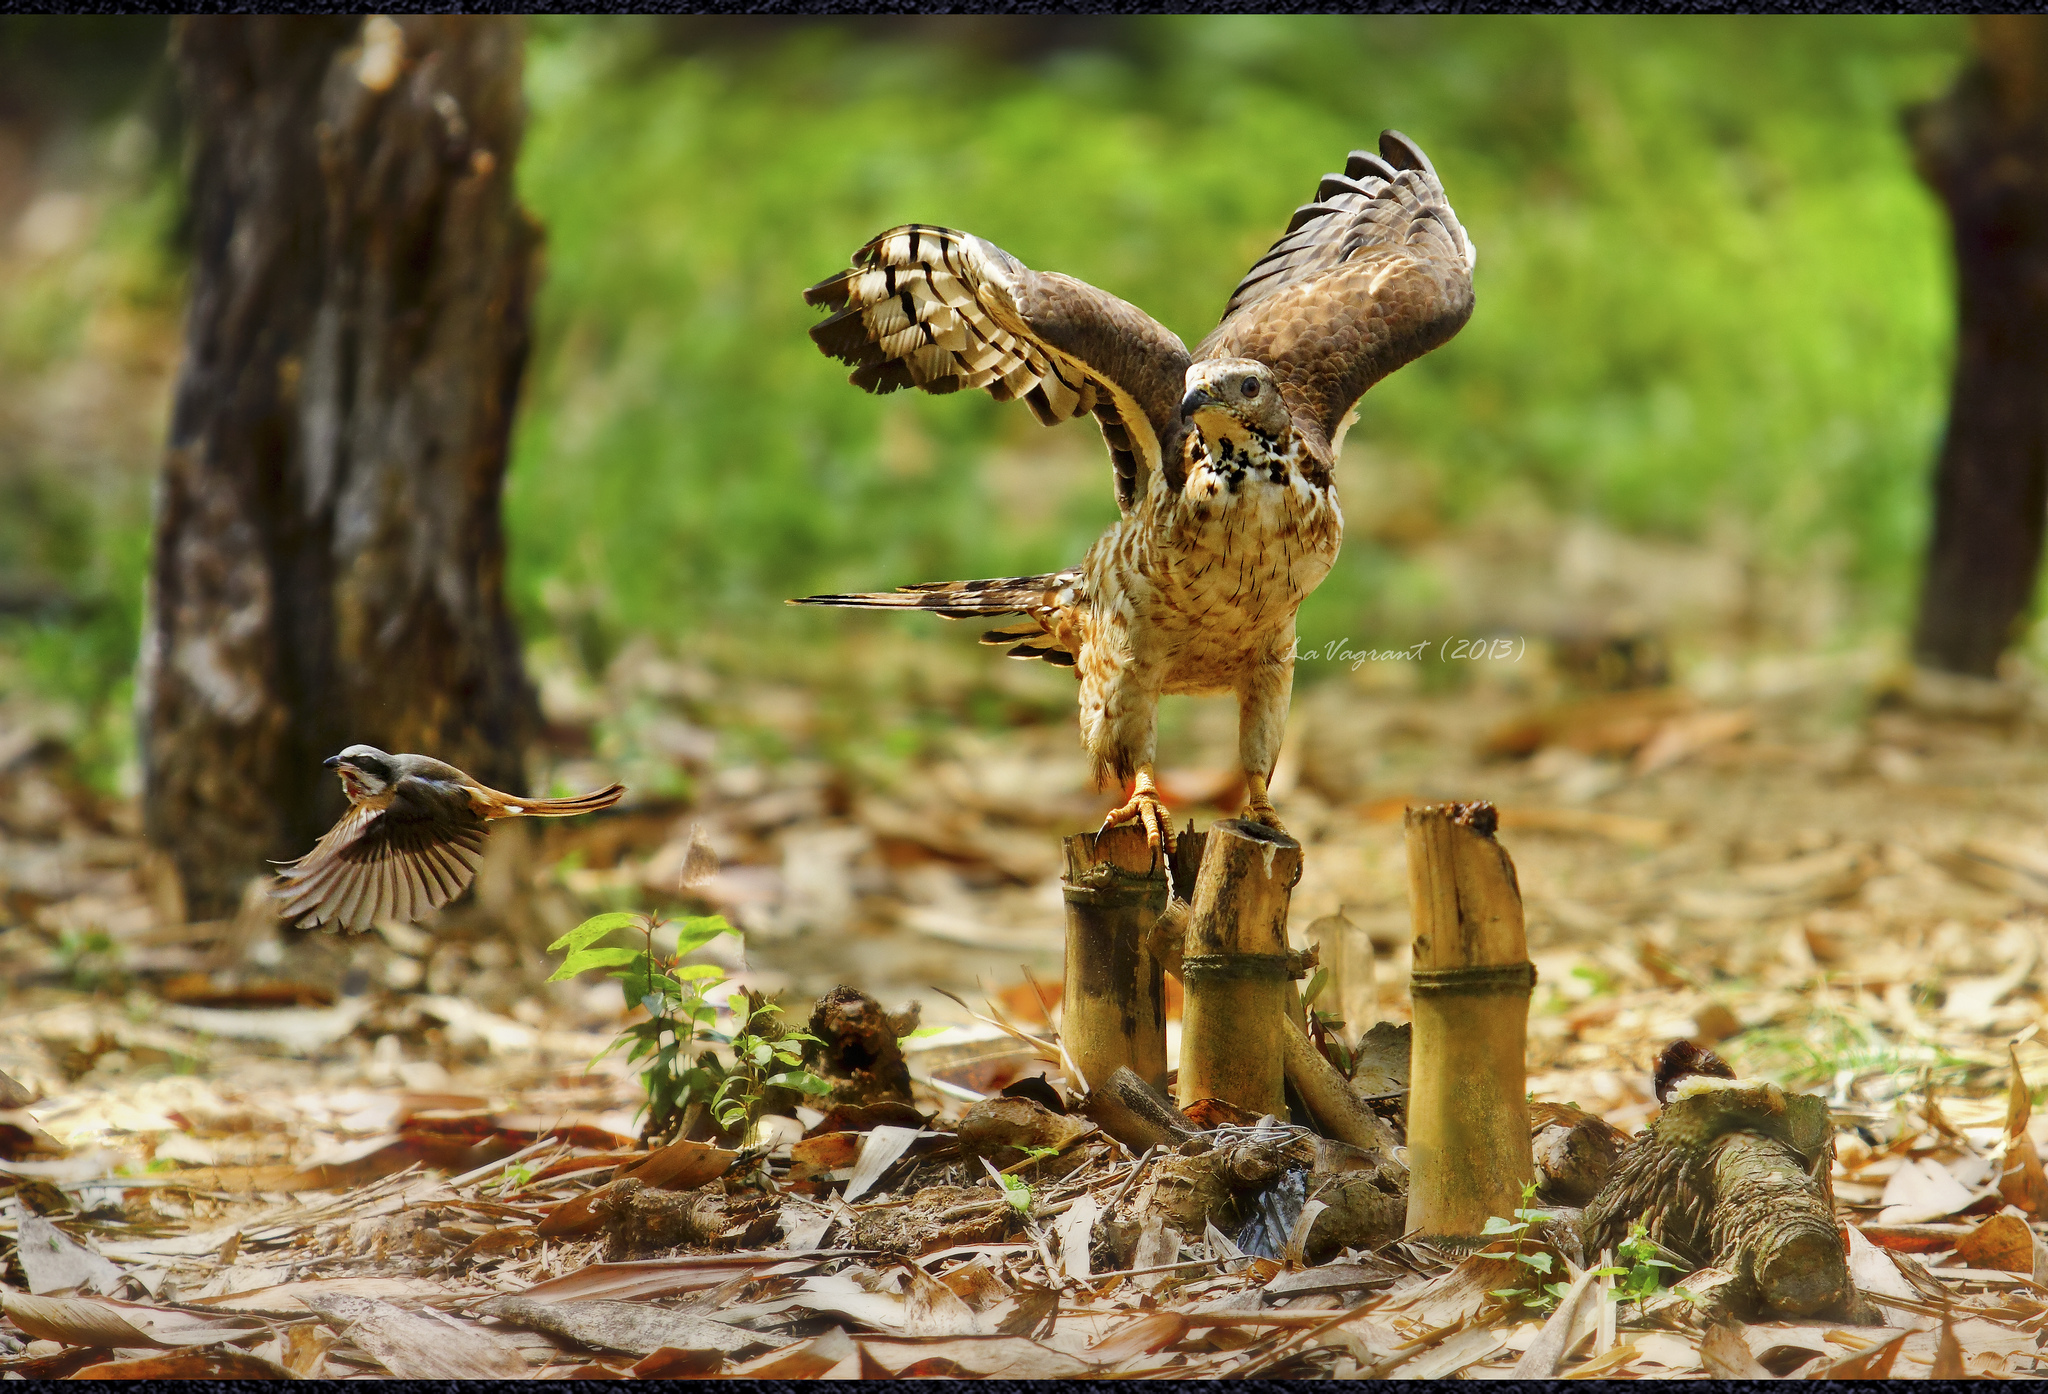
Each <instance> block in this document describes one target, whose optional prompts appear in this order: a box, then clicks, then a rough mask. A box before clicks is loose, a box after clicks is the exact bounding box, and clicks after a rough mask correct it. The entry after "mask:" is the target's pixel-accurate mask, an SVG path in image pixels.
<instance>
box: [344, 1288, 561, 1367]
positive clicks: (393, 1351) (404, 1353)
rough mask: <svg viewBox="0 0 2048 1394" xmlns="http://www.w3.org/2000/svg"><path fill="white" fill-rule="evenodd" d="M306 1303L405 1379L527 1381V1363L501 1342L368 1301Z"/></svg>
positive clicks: (472, 1329)
mask: <svg viewBox="0 0 2048 1394" xmlns="http://www.w3.org/2000/svg"><path fill="white" fill-rule="evenodd" d="M305 1303H306V1305H307V1306H308V1307H310V1308H311V1309H312V1310H313V1311H314V1312H316V1313H317V1314H318V1315H319V1317H320V1319H321V1320H322V1321H324V1322H326V1323H327V1325H329V1326H330V1327H333V1328H334V1329H335V1330H337V1331H340V1332H342V1333H343V1334H345V1335H346V1336H347V1337H348V1338H349V1339H350V1340H351V1341H353V1342H355V1344H356V1346H357V1347H358V1348H359V1349H360V1350H362V1351H363V1353H364V1354H366V1355H368V1356H370V1357H371V1358H372V1359H373V1360H375V1361H377V1363H378V1364H380V1365H382V1366H383V1367H384V1368H385V1369H387V1370H389V1371H390V1372H391V1373H392V1374H394V1375H396V1376H398V1378H400V1379H523V1378H525V1377H526V1376H528V1375H530V1374H531V1373H532V1367H531V1366H530V1365H528V1364H527V1363H526V1357H525V1356H523V1355H521V1354H520V1353H519V1351H518V1350H517V1348H515V1347H514V1346H513V1345H512V1344H511V1343H510V1342H508V1341H506V1340H505V1339H504V1338H503V1337H501V1336H495V1335H492V1334H490V1333H489V1332H486V1331H483V1330H481V1329H480V1328H477V1327H474V1326H462V1325H455V1324H451V1323H449V1322H446V1321H436V1320H435V1319H433V1318H431V1317H425V1316H415V1315H414V1314H413V1313H411V1312H408V1311H405V1310H403V1309H401V1308H398V1307H394V1306H392V1305H391V1304H390V1303H389V1302H379V1301H376V1300H375V1299H373V1298H367V1297H347V1296H342V1295H340V1294H336V1293H312V1294H309V1295H308V1296H307V1297H306V1298H305Z"/></svg>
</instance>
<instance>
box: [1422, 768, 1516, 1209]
mask: <svg viewBox="0 0 2048 1394" xmlns="http://www.w3.org/2000/svg"><path fill="white" fill-rule="evenodd" d="M1497 822H1498V816H1497V815H1496V814H1495V812H1494V809H1493V805H1491V804H1485V803H1474V804H1441V805H1431V806H1427V807H1423V808H1411V809H1409V810H1408V813H1407V819H1406V829H1407V845H1408V890H1409V905H1410V909H1411V913H1412V915H1413V917H1414V927H1415V945H1414V948H1415V958H1414V968H1413V972H1412V977H1411V981H1410V992H1411V994H1412V996H1413V999H1414V1005H1415V1034H1414V1050H1413V1060H1412V1064H1411V1067H1410V1068H1411V1072H1412V1077H1411V1081H1410V1086H1409V1098H1408V1167H1409V1173H1410V1182H1409V1188H1408V1229H1409V1230H1411V1231H1414V1232H1417V1233H1420V1234H1423V1235H1429V1236H1443V1237H1448V1236H1454V1235H1477V1234H1479V1233H1481V1232H1482V1231H1483V1230H1484V1228H1485V1226H1486V1221H1487V1218H1488V1217H1489V1216H1493V1215H1509V1214H1512V1213H1513V1212H1514V1210H1515V1208H1516V1206H1518V1205H1519V1204H1520V1203H1521V1199H1522V1186H1523V1184H1524V1183H1526V1182H1527V1181H1528V1180H1529V1179H1530V1177H1531V1172H1532V1167H1531V1162H1530V1150H1529V1105H1528V1093H1527V1090H1528V1076H1527V1068H1526V1064H1525V1052H1526V1050H1527V1044H1528V1028H1529V992H1530V988H1531V987H1532V986H1533V984H1534V982H1535V968H1534V967H1533V966H1532V965H1531V964H1530V963H1529V951H1528V944H1527V941H1526V939H1525V937H1524V934H1523V927H1522V895H1521V889H1520V887H1519V886H1518V885H1517V884H1516V881H1515V866H1514V863H1513V862H1512V861H1511V860H1509V858H1508V854H1507V850H1506V849H1505V848H1503V847H1502V846H1501V845H1500V844H1499V843H1498V842H1496V841H1495V840H1494V837H1493V832H1494V828H1495V826H1496V824H1497Z"/></svg>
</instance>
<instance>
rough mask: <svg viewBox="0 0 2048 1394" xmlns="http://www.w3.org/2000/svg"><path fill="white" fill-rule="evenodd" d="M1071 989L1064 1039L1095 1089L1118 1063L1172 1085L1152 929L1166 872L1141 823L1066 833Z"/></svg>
mask: <svg viewBox="0 0 2048 1394" xmlns="http://www.w3.org/2000/svg"><path fill="white" fill-rule="evenodd" d="M1065 849H1066V859H1067V874H1066V878H1065V879H1064V880H1063V881H1062V882H1061V883H1060V886H1061V889H1062V890H1063V891H1064V892H1065V893H1066V899H1067V967H1066V986H1065V988H1064V989H1063V991H1062V996H1061V1007H1060V1036H1061V1039H1062V1040H1063V1041H1064V1042H1065V1043H1066V1047H1067V1053H1068V1054H1069V1055H1070V1056H1072V1057H1073V1060H1074V1063H1075V1064H1077V1065H1079V1066H1080V1067H1081V1073H1082V1074H1084V1075H1086V1076H1087V1077H1088V1083H1089V1085H1090V1087H1094V1086H1097V1085H1100V1084H1102V1083H1104V1082H1105V1081H1107V1080H1108V1079H1109V1077H1110V1076H1111V1075H1112V1074H1114V1073H1115V1072H1116V1069H1117V1067H1118V1066H1124V1067H1126V1068H1128V1069H1129V1070H1130V1071H1131V1072H1132V1073H1134V1074H1135V1075H1137V1076H1138V1078H1140V1079H1142V1080H1144V1081H1145V1082H1146V1083H1147V1084H1150V1085H1151V1086H1152V1087H1153V1088H1155V1089H1159V1090H1162V1091H1163V1090H1164V1089H1165V1088H1166V980H1165V976H1164V974H1163V973H1162V972H1161V970H1160V966H1159V961H1158V960H1157V959H1156V958H1154V957H1153V956H1152V952H1151V950H1150V949H1149V948H1148V947H1147V946H1146V936H1147V935H1148V934H1149V933H1150V931H1151V929H1152V923H1153V921H1154V920H1156V919H1158V918H1159V912H1160V911H1161V910H1163V909H1165V908H1166V869H1165V868H1164V867H1163V866H1160V865H1159V864H1158V861H1159V859H1157V858H1155V857H1154V856H1153V855H1152V852H1151V849H1150V847H1148V846H1147V845H1146V842H1145V830H1144V829H1143V828H1142V827H1140V826H1138V825H1136V824H1132V823H1126V824H1123V825H1121V826H1119V827H1114V828H1111V829H1110V830H1109V831H1108V832H1105V833H1100V834H1097V833H1078V834H1076V835H1075V836H1073V837H1070V838H1068V839H1067V840H1066V843H1065Z"/></svg>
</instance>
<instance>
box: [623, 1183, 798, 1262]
mask: <svg viewBox="0 0 2048 1394" xmlns="http://www.w3.org/2000/svg"><path fill="white" fill-rule="evenodd" d="M591 1209H592V1211H593V1212H594V1213H595V1214H596V1215H597V1217H598V1220H599V1223H600V1224H601V1225H602V1226H603V1229H604V1234H605V1238H606V1240H607V1241H608V1245H607V1249H606V1253H607V1255H608V1256H609V1257H611V1258H615V1259H616V1258H630V1257H632V1256H634V1255H636V1254H645V1253H651V1252H654V1251H656V1250H660V1249H674V1248H679V1247H681V1246H683V1245H691V1246H694V1247H699V1248H702V1247H705V1246H717V1247H725V1248H733V1247H737V1246H738V1245H741V1244H744V1243H750V1242H751V1243H765V1242H766V1241H767V1240H768V1239H769V1237H771V1236H772V1235H773V1234H774V1232H775V1210H774V1197H772V1196H765V1195H760V1196H728V1195H726V1194H725V1193H724V1192H723V1191H720V1190H718V1189H717V1188H715V1187H705V1188H703V1189H701V1190H695V1191H657V1190H654V1189H652V1188H650V1187H648V1186H647V1185H645V1184H644V1183H642V1182H640V1181H638V1180H636V1179H634V1178H632V1177H626V1178H624V1179H622V1180H618V1181H614V1182H612V1183H611V1184H610V1185H609V1186H607V1187H605V1188H604V1190H602V1191H600V1192H599V1193H597V1195H596V1196H595V1197H594V1198H593V1201H592V1204H591Z"/></svg>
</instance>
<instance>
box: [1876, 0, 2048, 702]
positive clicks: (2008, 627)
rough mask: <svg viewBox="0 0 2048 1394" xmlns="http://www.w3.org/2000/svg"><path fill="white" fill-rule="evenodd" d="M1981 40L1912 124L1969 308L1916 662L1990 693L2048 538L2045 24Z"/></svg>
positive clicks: (2025, 24)
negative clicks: (1988, 685)
mask: <svg viewBox="0 0 2048 1394" xmlns="http://www.w3.org/2000/svg"><path fill="white" fill-rule="evenodd" d="M1971 24H1972V26H1973V27H1972V31H1971V33H1972V38H1973V46H1974V48H1975V57H1974V59H1973V60H1972V61H1971V63H1970V65H1969V67H1967V68H1966V69H1965V70H1964V71H1963V74H1962V76H1961V77H1960V78H1959V79H1957V82H1956V85H1955V87H1954V89H1953V90H1951V91H1950V92H1949V93H1948V94H1947V95H1946V96H1944V97H1942V98H1941V99H1939V100H1937V101H1934V102H1930V103H1927V104H1926V105H1924V106H1921V107H1917V108H1915V109H1914V110H1913V111H1912V112H1910V113H1909V114H1908V120H1907V126H1908V130H1909V133H1910V135H1911V137H1912V142H1913V149H1914V154H1915V162H1916V164H1917V165H1918V167H1919V170H1920V174H1921V177H1922V178H1924V179H1925V180H1926V181H1927V183H1928V184H1929V185H1930V186H1931V187H1932V188H1933V189H1934V191H1935V193H1936V194H1938V195H1939V196H1940V198H1941V201H1942V203H1943V204H1944V205H1946V207H1947V209H1948V214H1949V223H1950V230H1951V234H1952V237H1953V241H1954V246H1955V263H1956V292H1957V300H1958V324H1957V336H1956V367H1955V381H1954V384H1953V388H1952V391H1951V397H1950V405H1949V420H1948V433H1947V437H1946V439H1945V440H1944V442H1943V444H1942V449H1941V459H1940V463H1939V464H1938V465H1937V467H1936V473H1935V481H1934V535H1933V539H1932V541H1931V543H1930V544H1929V548H1928V554H1927V567H1926V572H1925V576H1924V578H1923V580H1922V583H1921V592H1920V616H1919V623H1918V626H1917V628H1916V629H1915V632H1914V636H1913V653H1914V657H1915V658H1916V659H1917V660H1918V661H1919V662H1920V663H1922V664H1924V665H1926V666H1928V667H1931V668H1938V669H1941V670H1944V671H1947V672H1953V673H1965V674H1971V675H1974V676H1979V677H1990V676H1993V675H1994V674H1995V672H1996V669H1997V664H1998V659H1999V655H2000V654H2002V653H2004V651H2005V649H2006V646H2007V645H2008V644H2010V643H2011V642H2012V641H2013V639H2014V638H2015V637H2016V633H2017V627H2018V626H2019V624H2020V623H2021V621H2022V619H2023V617H2024V616H2025V613H2026V610H2027V607H2028V605H2029V603H2030V602H2031V600H2032V599H2033V595H2034V586H2035V578H2036V575H2037V573H2038V571H2039V568H2040V561H2041V542H2042V529H2043V526H2044V523H2048V17H2043V16H2040V15H1979V16H1976V17H1975V18H1974V19H1973V20H1972V21H1971Z"/></svg>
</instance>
